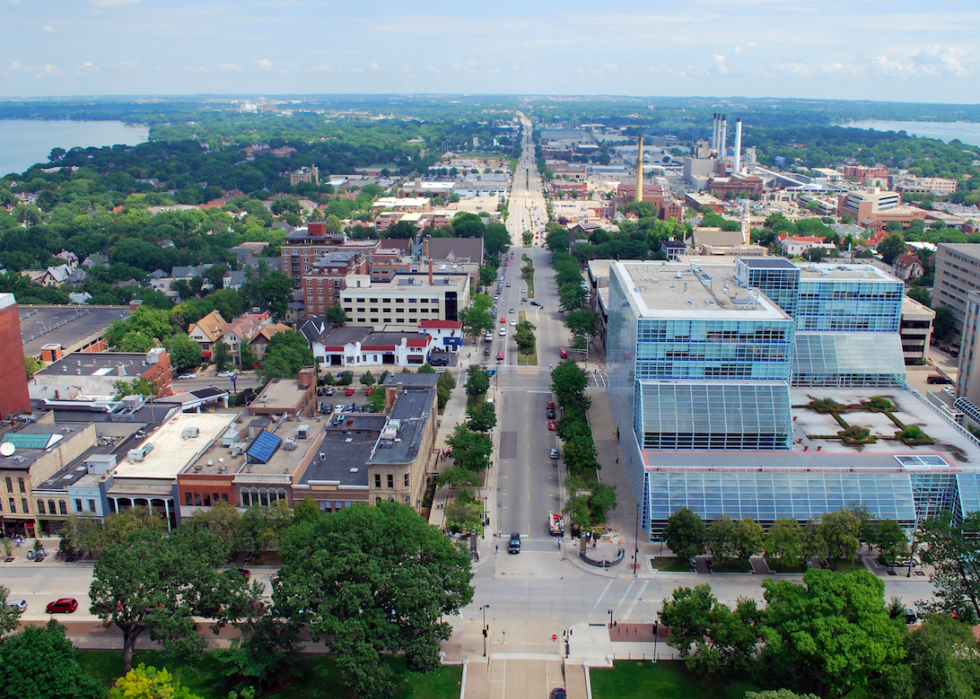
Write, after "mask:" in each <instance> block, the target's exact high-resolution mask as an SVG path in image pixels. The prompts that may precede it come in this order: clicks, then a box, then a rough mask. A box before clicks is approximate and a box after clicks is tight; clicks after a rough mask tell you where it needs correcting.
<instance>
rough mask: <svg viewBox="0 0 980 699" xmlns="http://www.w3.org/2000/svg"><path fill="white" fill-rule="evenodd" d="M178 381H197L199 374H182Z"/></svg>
mask: <svg viewBox="0 0 980 699" xmlns="http://www.w3.org/2000/svg"><path fill="white" fill-rule="evenodd" d="M177 378H178V379H196V378H197V374H181V375H180V376H178V377H177Z"/></svg>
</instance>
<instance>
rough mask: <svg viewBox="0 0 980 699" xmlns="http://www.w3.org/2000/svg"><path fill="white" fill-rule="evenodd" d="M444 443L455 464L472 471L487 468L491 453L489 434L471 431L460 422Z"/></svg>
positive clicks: (491, 443)
mask: <svg viewBox="0 0 980 699" xmlns="http://www.w3.org/2000/svg"><path fill="white" fill-rule="evenodd" d="M446 444H447V445H448V446H449V448H450V450H451V453H452V458H453V463H454V464H455V465H456V466H459V467H460V468H463V469H465V470H467V471H470V472H474V473H475V472H476V471H483V470H486V469H487V468H489V466H490V455H491V454H492V453H493V442H492V441H491V440H490V436H489V435H486V434H483V433H480V432H473V431H472V430H469V429H468V428H467V427H466V425H464V424H462V423H461V424H459V425H456V429H455V430H454V431H453V434H452V436H451V437H449V439H447V440H446Z"/></svg>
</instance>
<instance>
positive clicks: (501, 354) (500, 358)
mask: <svg viewBox="0 0 980 699" xmlns="http://www.w3.org/2000/svg"><path fill="white" fill-rule="evenodd" d="M497 361H498V362H502V361H504V351H503V350H500V351H498V352H497Z"/></svg>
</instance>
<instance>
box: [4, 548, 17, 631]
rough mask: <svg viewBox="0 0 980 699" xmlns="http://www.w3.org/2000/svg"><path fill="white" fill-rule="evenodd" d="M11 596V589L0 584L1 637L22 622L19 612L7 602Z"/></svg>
mask: <svg viewBox="0 0 980 699" xmlns="http://www.w3.org/2000/svg"><path fill="white" fill-rule="evenodd" d="M8 555H9V554H8ZM9 596H10V590H8V589H7V588H6V587H4V586H3V585H0V639H2V637H3V636H6V635H7V634H8V633H10V632H11V631H13V630H14V629H16V628H17V626H18V625H19V624H20V614H19V612H18V611H17V610H16V609H14V608H13V607H11V606H10V605H8V604H7V597H9Z"/></svg>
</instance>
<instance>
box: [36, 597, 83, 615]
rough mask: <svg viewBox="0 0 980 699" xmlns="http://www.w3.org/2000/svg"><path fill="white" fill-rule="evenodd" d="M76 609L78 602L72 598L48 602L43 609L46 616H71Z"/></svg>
mask: <svg viewBox="0 0 980 699" xmlns="http://www.w3.org/2000/svg"><path fill="white" fill-rule="evenodd" d="M76 609H78V600H77V599H75V598H74V597H62V598H61V599H56V600H55V601H54V602H48V606H47V607H45V608H44V611H46V612H47V613H48V614H71V613H72V612H74V611H75V610H76Z"/></svg>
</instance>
